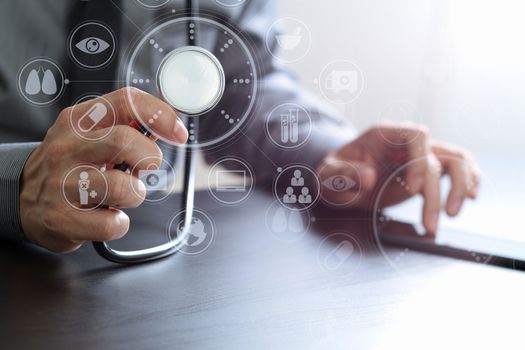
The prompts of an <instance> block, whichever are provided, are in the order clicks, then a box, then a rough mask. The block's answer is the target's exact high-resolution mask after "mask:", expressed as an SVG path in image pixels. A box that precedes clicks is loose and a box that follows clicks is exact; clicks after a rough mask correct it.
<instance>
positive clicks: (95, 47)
mask: <svg viewBox="0 0 525 350" xmlns="http://www.w3.org/2000/svg"><path fill="white" fill-rule="evenodd" d="M75 46H76V48H77V49H79V50H80V51H82V52H84V53H87V54H89V55H96V54H99V53H101V52H104V51H106V50H107V49H108V48H109V44H108V43H107V42H106V41H104V40H102V39H100V38H94V37H89V38H85V39H82V40H80V41H79V42H78V43H77V44H76V45H75Z"/></svg>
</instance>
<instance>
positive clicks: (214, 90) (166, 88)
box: [157, 46, 225, 116]
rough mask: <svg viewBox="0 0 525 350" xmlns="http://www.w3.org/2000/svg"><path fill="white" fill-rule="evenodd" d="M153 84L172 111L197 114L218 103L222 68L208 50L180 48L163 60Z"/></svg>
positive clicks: (220, 95) (221, 92)
mask: <svg viewBox="0 0 525 350" xmlns="http://www.w3.org/2000/svg"><path fill="white" fill-rule="evenodd" d="M157 83H158V86H159V90H160V93H161V95H162V98H163V99H164V100H165V101H166V102H167V103H168V104H170V105H171V106H172V107H173V108H174V109H175V110H177V111H178V112H181V113H183V114H186V115H189V116H195V115H200V114H204V113H206V112H208V111H209V110H211V109H212V108H213V107H215V106H216V105H217V103H219V101H220V99H221V97H222V95H223V93H224V86H225V76H224V69H223V68H222V65H221V63H220V62H219V60H218V59H217V58H216V57H215V56H214V55H213V54H212V53H211V52H209V51H208V50H206V49H203V48H201V47H197V46H184V47H180V48H177V49H175V50H173V51H171V52H170V53H168V54H167V55H166V56H165V57H164V59H163V60H162V62H161V64H160V66H159V69H158V72H157Z"/></svg>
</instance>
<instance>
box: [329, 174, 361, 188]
mask: <svg viewBox="0 0 525 350" xmlns="http://www.w3.org/2000/svg"><path fill="white" fill-rule="evenodd" d="M356 185H357V182H355V181H354V180H352V179H351V178H349V177H347V176H344V175H334V176H330V177H329V178H328V179H326V180H324V181H323V186H325V187H326V188H328V189H329V190H330V191H334V192H344V191H348V190H351V189H353V188H354V187H356Z"/></svg>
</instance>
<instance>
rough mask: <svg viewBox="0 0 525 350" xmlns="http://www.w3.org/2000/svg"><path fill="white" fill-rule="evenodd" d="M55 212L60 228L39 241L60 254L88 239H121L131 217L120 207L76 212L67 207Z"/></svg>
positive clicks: (127, 228)
mask: <svg viewBox="0 0 525 350" xmlns="http://www.w3.org/2000/svg"><path fill="white" fill-rule="evenodd" d="M54 215H55V218H56V219H55V220H56V221H57V222H59V223H60V227H59V229H58V230H53V231H52V232H50V233H49V234H47V235H45V236H44V238H43V241H42V242H39V244H41V245H42V246H45V247H46V248H48V249H49V250H51V251H53V252H57V253H62V252H71V251H74V250H76V249H78V248H79V247H80V246H81V245H82V244H83V243H84V242H85V241H102V242H104V241H111V240H115V239H119V238H122V236H124V235H125V234H126V233H127V232H128V230H129V217H128V216H127V215H126V214H125V213H124V212H122V211H120V210H118V209H100V210H95V211H92V212H77V211H75V210H73V209H70V208H68V209H67V210H64V211H61V212H59V213H55V214H54Z"/></svg>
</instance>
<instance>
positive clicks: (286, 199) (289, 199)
mask: <svg viewBox="0 0 525 350" xmlns="http://www.w3.org/2000/svg"><path fill="white" fill-rule="evenodd" d="M283 203H286V204H295V203H297V196H296V195H295V194H294V193H293V188H292V187H287V188H286V194H285V195H284V196H283Z"/></svg>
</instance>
